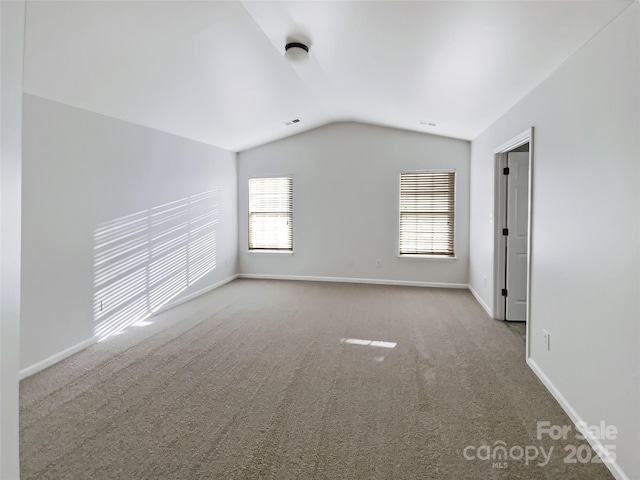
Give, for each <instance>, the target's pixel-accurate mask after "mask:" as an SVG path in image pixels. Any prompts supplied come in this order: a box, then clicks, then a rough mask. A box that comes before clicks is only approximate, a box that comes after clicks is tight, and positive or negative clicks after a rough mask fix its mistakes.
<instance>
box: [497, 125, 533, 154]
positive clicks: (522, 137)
mask: <svg viewBox="0 0 640 480" xmlns="http://www.w3.org/2000/svg"><path fill="white" fill-rule="evenodd" d="M532 137H533V127H531V128H528V129H526V130H525V131H524V132H522V133H521V134H519V135H516V136H515V137H513V138H512V139H510V140H507V141H506V142H504V143H503V144H502V145H500V146H499V147H496V148H494V149H493V153H507V152H509V151H511V150H513V149H514V148H518V147H521V146H522V145H524V144H525V143H529V142H530V140H531V138H532Z"/></svg>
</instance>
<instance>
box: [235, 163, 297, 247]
mask: <svg viewBox="0 0 640 480" xmlns="http://www.w3.org/2000/svg"><path fill="white" fill-rule="evenodd" d="M269 178H273V179H276V178H288V179H290V180H291V223H292V225H291V247H290V248H286V249H285V248H251V213H252V212H251V187H250V184H251V180H252V179H269ZM293 180H294V176H293V175H291V174H275V175H254V176H250V177H248V178H247V197H246V198H247V244H246V245H247V253H252V254H276V255H293V246H294V242H293V237H294V233H295V232H294V225H293V224H294V223H295V222H294V210H295V209H294V206H293V203H294V192H293Z"/></svg>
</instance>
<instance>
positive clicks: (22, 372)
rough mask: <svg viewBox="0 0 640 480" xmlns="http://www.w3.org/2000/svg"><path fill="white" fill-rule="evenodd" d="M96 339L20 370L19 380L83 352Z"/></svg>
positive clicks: (90, 339)
mask: <svg viewBox="0 0 640 480" xmlns="http://www.w3.org/2000/svg"><path fill="white" fill-rule="evenodd" d="M97 341H98V339H97V338H96V337H91V338H87V339H86V340H85V341H83V342H80V343H78V344H77V345H74V346H72V347H69V348H67V349H66V350H63V351H61V352H59V353H56V354H55V355H51V356H50V357H49V358H45V359H44V360H42V361H40V362H38V363H36V364H34V365H31V366H30V367H27V368H25V369H23V370H20V380H22V379H24V378H27V377H29V376H31V375H33V374H34V373H38V372H39V371H41V370H44V369H45V368H47V367H50V366H51V365H53V364H54V363H58V362H59V361H61V360H64V359H65V358H67V357H70V356H71V355H73V354H74V353H78V352H79V351H80V350H84V349H85V348H87V347H90V346H91V345H93V344H94V343H96V342H97Z"/></svg>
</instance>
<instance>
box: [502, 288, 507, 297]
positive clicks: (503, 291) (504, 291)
mask: <svg viewBox="0 0 640 480" xmlns="http://www.w3.org/2000/svg"><path fill="white" fill-rule="evenodd" d="M502 296H503V297H506V296H507V289H506V288H503V289H502Z"/></svg>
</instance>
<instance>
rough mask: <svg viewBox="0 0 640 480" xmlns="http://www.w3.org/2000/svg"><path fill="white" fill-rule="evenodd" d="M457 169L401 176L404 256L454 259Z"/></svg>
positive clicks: (402, 245) (404, 173)
mask: <svg viewBox="0 0 640 480" xmlns="http://www.w3.org/2000/svg"><path fill="white" fill-rule="evenodd" d="M455 187H456V172H455V170H431V171H421V172H401V173H400V255H438V256H443V257H453V256H455V252H454V234H455V232H454V225H455Z"/></svg>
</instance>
